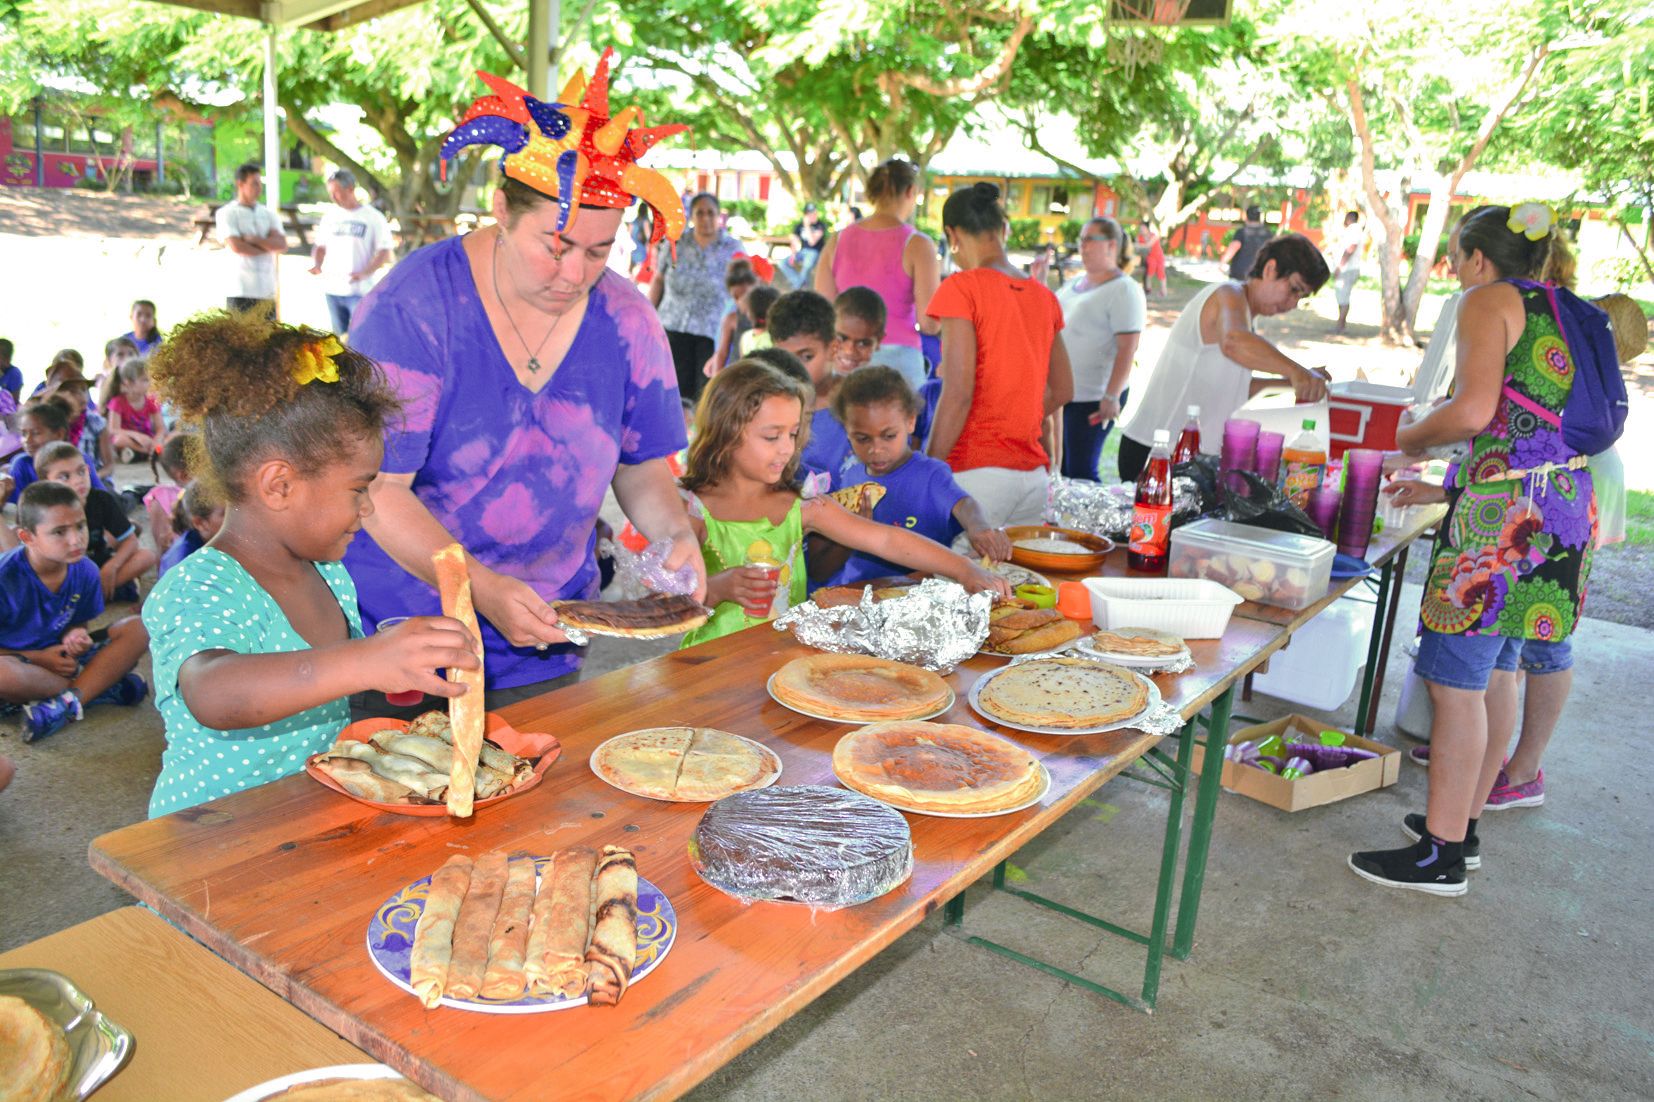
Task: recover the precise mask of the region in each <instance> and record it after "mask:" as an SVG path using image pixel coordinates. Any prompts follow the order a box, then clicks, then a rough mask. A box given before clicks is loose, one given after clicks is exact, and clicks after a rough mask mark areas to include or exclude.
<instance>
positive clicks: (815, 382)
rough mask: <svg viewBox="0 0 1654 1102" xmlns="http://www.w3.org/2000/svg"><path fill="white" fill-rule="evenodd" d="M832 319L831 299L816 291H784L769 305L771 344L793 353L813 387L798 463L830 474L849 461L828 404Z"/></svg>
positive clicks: (834, 380) (832, 376) (833, 382)
mask: <svg viewBox="0 0 1654 1102" xmlns="http://www.w3.org/2000/svg"><path fill="white" fill-rule="evenodd" d="M834 325H835V322H834V316H833V304H832V303H830V302H828V301H827V299H826V298H825V297H824V296H822V295H818V294H816V293H815V292H814V291H788V292H787V293H786V294H784V295H782V296H781V297H780V298H779V299H777V300H776V302H775V305H774V306H772V307H770V313H769V326H768V328H769V333H770V342H771V344H772V345H773V346H774V347H776V348H779V349H781V350H782V351H784V352H791V353H792V354H793V355H794V356H797V357H798V360H799V362H800V363H802V364H803V365H804V370H805V371H807V372H809V373H810V384H811V385H812V386H813V387H815V403H814V405H813V406H812V407H811V408H810V410H809V413H810V431H809V434H808V435H807V436H806V437H805V438H804V440H805V443H804V452H803V456H802V465H803V467H804V470H805V472H806V473H807V474H812V475H825V476H826V477H828V478H829V479H830V478H831V477H832V476H833V475H836V474H837V473H838V472H839V470H840V469H841V468H842V467H844V466H845V465H846V464H848V463H849V462H850V442H849V440H847V439H845V436H844V426H842V425H840V424H839V423H838V422H837V421H836V420H834V419H833V412H832V410H831V409H829V408H828V406H829V405H830V404H831V403H832V400H833V388H834V387H836V386H838V382H839V376H838V375H837V374H836V373H835V372H834V371H833V356H832V351H833V339H834V332H835V328H834Z"/></svg>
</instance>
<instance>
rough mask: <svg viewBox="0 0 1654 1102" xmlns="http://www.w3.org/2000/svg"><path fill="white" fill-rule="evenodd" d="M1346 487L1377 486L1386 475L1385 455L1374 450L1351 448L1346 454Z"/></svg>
mask: <svg viewBox="0 0 1654 1102" xmlns="http://www.w3.org/2000/svg"><path fill="white" fill-rule="evenodd" d="M1344 470H1345V472H1346V473H1345V475H1344V482H1345V484H1346V485H1352V486H1366V485H1369V484H1376V483H1377V482H1378V480H1379V479H1380V478H1381V477H1383V474H1384V453H1383V452H1381V451H1375V450H1374V449H1372V448H1351V449H1350V450H1349V451H1347V452H1345V453H1344Z"/></svg>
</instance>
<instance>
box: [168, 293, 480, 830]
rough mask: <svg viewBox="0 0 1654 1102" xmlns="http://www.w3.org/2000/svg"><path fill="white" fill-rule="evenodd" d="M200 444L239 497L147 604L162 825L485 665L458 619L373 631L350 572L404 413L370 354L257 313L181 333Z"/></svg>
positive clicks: (182, 375) (201, 475)
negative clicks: (375, 696) (391, 704)
mask: <svg viewBox="0 0 1654 1102" xmlns="http://www.w3.org/2000/svg"><path fill="white" fill-rule="evenodd" d="M150 375H151V378H153V379H154V381H155V384H156V386H157V388H158V389H159V391H160V393H161V394H162V396H164V397H165V398H166V399H167V400H169V401H170V402H171V403H172V404H173V406H174V408H176V409H177V410H178V412H179V414H180V415H181V417H182V418H183V419H184V420H185V421H187V422H190V423H191V425H192V427H195V428H198V429H199V430H200V433H201V438H200V452H201V453H202V454H200V455H196V456H192V458H191V463H190V467H191V470H192V471H194V472H196V477H197V478H198V479H205V480H207V481H208V482H209V483H210V484H211V488H212V490H213V492H214V496H215V497H217V498H218V499H219V500H222V501H225V502H226V503H227V504H226V507H225V513H224V524H223V527H222V528H221V529H219V532H218V534H217V535H216V536H214V537H213V538H212V540H211V541H210V542H208V543H207V545H206V546H205V547H203V548H201V549H200V550H199V551H197V552H196V553H195V554H193V555H191V556H190V557H189V558H187V559H185V560H184V561H183V562H182V563H180V564H179V565H178V566H177V567H176V568H174V569H172V570H170V571H168V572H167V575H166V576H165V577H164V578H162V579H161V581H160V582H159V583H158V584H157V585H156V587H155V591H154V592H153V593H152V594H151V595H150V598H149V600H148V601H147V602H146V603H145V605H144V610H143V618H144V626H145V627H147V628H148V629H149V635H150V640H151V644H150V649H151V651H152V653H153V655H154V660H155V663H154V668H155V702H156V706H157V707H158V708H159V709H160V712H161V716H162V718H163V719H164V720H165V721H166V727H167V748H166V750H165V752H164V753H163V754H162V756H161V775H160V777H159V778H158V779H157V780H156V782H155V791H154V793H153V794H152V795H151V797H150V802H149V813H150V815H151V816H152V817H153V816H157V815H165V814H167V813H169V812H173V811H177V810H180V809H182V808H186V807H190V806H193V805H195V804H199V803H203V802H205V801H207V800H211V799H215V798H217V797H219V796H224V795H228V794H230V793H232V792H236V791H238V790H241V789H246V788H252V787H255V786H257V785H260V784H264V783H266V782H268V781H272V780H276V779H278V778H280V777H285V776H287V775H289V774H291V773H295V772H297V771H298V770H300V769H302V768H303V767H304V762H305V759H306V758H307V757H309V756H310V755H311V754H314V753H316V752H318V751H321V750H324V749H326V748H327V747H328V746H329V745H331V744H332V742H333V740H334V738H335V737H336V736H337V735H338V734H339V732H340V731H341V730H342V729H343V728H344V726H345V724H346V723H347V722H349V719H350V708H349V697H350V694H352V693H357V692H365V691H368V690H379V691H382V692H401V691H404V690H411V689H419V690H421V691H423V692H426V693H429V694H431V695H432V696H435V697H453V696H458V695H459V694H460V693H462V692H464V691H465V688H464V686H461V685H458V684H455V683H452V682H449V681H445V680H443V679H442V678H439V677H437V675H436V670H437V668H438V667H446V668H455V667H458V668H462V669H476V668H477V666H478V664H479V662H478V659H477V657H476V654H475V642H474V640H472V639H471V638H470V637H469V635H468V634H467V633H466V631H465V629H464V627H462V626H461V625H460V624H459V622H458V621H456V620H451V619H447V618H445V617H440V616H425V617H418V618H415V619H411V620H409V621H407V622H406V623H404V624H401V625H399V626H398V627H395V628H392V629H390V630H388V631H383V632H379V633H377V634H375V635H373V636H372V637H370V638H363V637H362V620H361V616H360V614H359V613H358V612H357V609H356V590H355V587H354V586H353V585H352V584H351V580H350V575H349V574H347V573H346V572H345V569H344V567H343V566H341V565H340V564H339V559H340V558H341V557H342V556H343V555H344V553H345V548H346V547H347V546H348V545H349V544H350V541H351V538H352V537H353V536H354V535H355V534H356V532H357V531H359V530H360V529H361V527H362V518H364V517H366V516H367V515H368V514H369V513H371V512H372V510H373V506H372V505H371V504H370V503H369V500H368V486H369V485H370V484H371V483H372V482H373V479H374V476H375V475H377V474H378V472H379V461H380V458H381V456H382V454H383V444H382V443H381V441H382V430H383V428H384V422H385V419H386V418H387V417H388V416H389V415H391V414H392V413H393V412H394V411H395V410H396V408H397V403H396V399H395V398H394V397H393V396H392V394H391V392H390V390H389V389H388V388H387V386H386V384H385V380H384V376H383V375H381V374H380V372H379V369H378V368H377V367H376V366H375V365H374V364H373V362H372V361H370V360H368V359H367V358H366V357H365V356H362V355H360V354H359V353H356V352H351V351H349V350H348V349H346V348H344V347H343V346H342V345H340V344H339V342H338V341H337V339H335V338H334V337H331V336H328V335H327V334H325V333H318V332H315V331H313V330H309V329H303V328H296V327H293V326H286V325H279V324H277V323H275V322H273V321H271V320H269V319H268V318H266V317H263V316H259V315H255V314H253V313H251V312H249V313H245V314H240V313H237V314H225V313H221V314H214V315H209V316H207V317H204V318H201V319H197V320H195V321H192V322H189V323H187V324H185V325H183V326H181V327H179V329H178V330H176V331H175V332H174V333H173V334H172V336H171V337H169V339H168V341H167V343H166V344H165V345H163V346H162V347H161V349H160V350H159V351H157V352H156V354H155V356H154V358H153V359H152V360H151V361H150Z"/></svg>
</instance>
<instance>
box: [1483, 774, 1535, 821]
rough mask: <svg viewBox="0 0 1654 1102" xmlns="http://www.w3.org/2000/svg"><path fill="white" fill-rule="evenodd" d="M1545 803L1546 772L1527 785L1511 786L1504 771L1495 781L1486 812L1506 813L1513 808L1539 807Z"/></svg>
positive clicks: (1485, 808) (1489, 794)
mask: <svg viewBox="0 0 1654 1102" xmlns="http://www.w3.org/2000/svg"><path fill="white" fill-rule="evenodd" d="M1544 802H1545V771H1544V770H1543V769H1541V770H1540V771H1539V775H1538V776H1537V777H1535V778H1534V779H1533V780H1531V781H1529V782H1528V783H1527V784H1511V783H1510V778H1509V777H1507V776H1506V775H1505V771H1504V770H1503V769H1501V770H1499V776H1498V777H1496V778H1495V779H1494V781H1493V791H1492V792H1490V793H1488V797H1487V806H1486V807H1484V808H1483V810H1484V811H1504V810H1506V809H1507V808H1512V807H1538V806H1539V805H1540V804H1542V803H1544Z"/></svg>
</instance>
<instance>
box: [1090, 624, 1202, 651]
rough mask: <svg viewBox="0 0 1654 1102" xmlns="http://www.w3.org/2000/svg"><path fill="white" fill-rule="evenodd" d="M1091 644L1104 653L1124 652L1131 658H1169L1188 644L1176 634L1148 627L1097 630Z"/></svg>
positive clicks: (1186, 647) (1183, 649)
mask: <svg viewBox="0 0 1654 1102" xmlns="http://www.w3.org/2000/svg"><path fill="white" fill-rule="evenodd" d="M1091 646H1092V647H1093V648H1094V649H1096V650H1098V651H1101V652H1103V653H1104V654H1124V655H1128V656H1130V657H1132V658H1170V657H1171V656H1173V655H1177V654H1182V653H1183V652H1184V651H1185V650H1187V649H1188V644H1187V643H1185V642H1184V641H1183V640H1181V639H1179V638H1178V637H1177V636H1175V635H1168V634H1166V633H1165V632H1162V631H1150V630H1149V629H1148V628H1119V629H1118V630H1115V631H1099V632H1097V633H1096V634H1095V635H1093V636H1092V637H1091Z"/></svg>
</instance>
